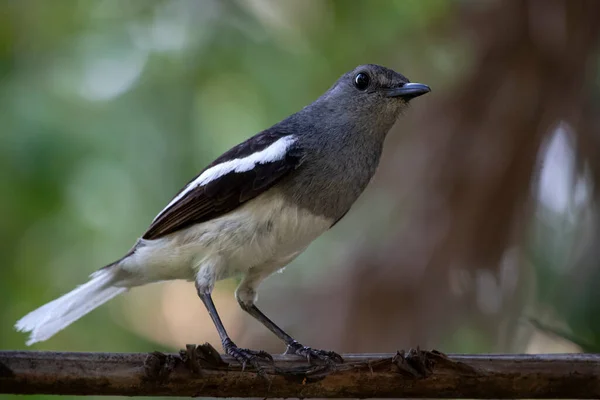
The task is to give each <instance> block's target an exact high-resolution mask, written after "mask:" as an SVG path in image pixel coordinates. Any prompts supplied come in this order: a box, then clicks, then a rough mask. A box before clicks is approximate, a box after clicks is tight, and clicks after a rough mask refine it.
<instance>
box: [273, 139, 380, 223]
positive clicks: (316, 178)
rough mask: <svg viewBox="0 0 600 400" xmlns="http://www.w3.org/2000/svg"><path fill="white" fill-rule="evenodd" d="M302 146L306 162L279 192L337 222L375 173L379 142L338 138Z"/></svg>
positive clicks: (317, 213)
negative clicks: (304, 149)
mask: <svg viewBox="0 0 600 400" xmlns="http://www.w3.org/2000/svg"><path fill="white" fill-rule="evenodd" d="M303 145H304V146H305V147H306V148H307V151H306V154H307V156H306V159H305V161H304V162H303V163H302V165H301V166H300V167H299V168H298V170H296V171H295V173H293V174H291V175H290V177H289V178H288V179H287V180H286V182H284V183H283V184H282V185H281V188H282V189H283V191H282V193H283V194H284V195H285V196H286V197H288V198H290V200H292V201H294V202H295V203H296V204H298V205H299V206H300V207H302V208H305V209H308V210H309V211H311V212H312V213H314V214H316V215H322V216H325V217H328V218H332V219H333V220H335V221H337V220H338V219H339V218H341V217H342V216H343V215H344V214H345V213H346V212H348V210H349V209H350V207H351V206H352V204H353V203H354V202H355V201H356V199H357V198H358V197H359V196H360V194H361V193H362V192H363V191H364V190H365V188H366V186H367V184H368V183H369V181H370V180H371V178H372V177H373V175H374V174H375V171H376V169H377V165H378V164H379V159H380V157H381V151H382V142H381V141H379V140H368V138H367V140H365V139H364V136H362V137H359V138H358V139H355V138H352V137H350V136H341V135H340V136H338V138H337V140H324V141H323V140H321V141H306V142H305V143H303Z"/></svg>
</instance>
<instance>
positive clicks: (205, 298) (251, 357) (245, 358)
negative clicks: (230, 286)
mask: <svg viewBox="0 0 600 400" xmlns="http://www.w3.org/2000/svg"><path fill="white" fill-rule="evenodd" d="M198 296H199V297H200V299H201V300H202V302H203V303H204V306H205V307H206V309H207V310H208V314H209V315H210V317H211V318H212V320H213V323H214V324H215V327H216V328H217V332H219V336H220V338H221V342H222V343H223V349H224V350H225V353H226V354H229V355H230V356H232V357H233V358H235V359H236V360H237V361H238V362H239V363H240V364H242V367H243V368H245V367H246V365H247V364H250V365H252V366H253V367H254V368H256V369H257V370H258V371H259V372H260V371H262V368H261V366H260V364H259V361H260V360H262V361H269V362H273V357H271V355H270V354H269V353H267V352H266V351H262V350H261V351H255V350H249V349H241V348H239V347H237V346H236V344H235V343H233V341H232V340H231V339H230V338H229V335H228V334H227V331H226V330H225V327H224V326H223V323H222V322H221V318H220V317H219V314H218V313H217V309H216V308H215V303H213V300H212V297H211V295H210V293H204V292H202V291H200V290H198Z"/></svg>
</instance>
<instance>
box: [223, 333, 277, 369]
mask: <svg viewBox="0 0 600 400" xmlns="http://www.w3.org/2000/svg"><path fill="white" fill-rule="evenodd" d="M223 347H224V349H225V353H227V354H228V355H230V356H231V357H233V358H235V359H236V361H237V362H239V363H240V364H242V371H243V370H245V369H246V366H247V365H251V366H252V367H254V369H256V371H257V372H258V373H259V374H261V375H262V374H263V373H264V371H263V368H262V366H261V365H260V362H261V361H262V362H267V363H269V364H273V357H271V355H270V354H269V353H267V352H266V351H263V350H250V349H242V348H239V347H237V346H236V345H235V343H233V342H232V341H231V340H227V341H226V342H224V343H223Z"/></svg>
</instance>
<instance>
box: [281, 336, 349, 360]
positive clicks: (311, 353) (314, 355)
mask: <svg viewBox="0 0 600 400" xmlns="http://www.w3.org/2000/svg"><path fill="white" fill-rule="evenodd" d="M284 354H295V355H298V356H300V357H305V358H306V359H307V360H308V362H309V363H310V364H325V365H334V364H338V363H343V362H344V359H343V358H342V356H340V355H339V354H338V353H336V352H334V351H327V350H318V349H311V348H310V347H306V346H303V345H301V344H300V343H298V342H296V341H294V342H292V343H291V344H288V346H287V349H286V351H285V353H284Z"/></svg>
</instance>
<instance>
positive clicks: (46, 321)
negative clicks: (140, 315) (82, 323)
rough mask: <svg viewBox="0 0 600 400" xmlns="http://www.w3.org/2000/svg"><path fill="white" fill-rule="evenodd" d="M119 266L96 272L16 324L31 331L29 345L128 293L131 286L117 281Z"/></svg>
mask: <svg viewBox="0 0 600 400" xmlns="http://www.w3.org/2000/svg"><path fill="white" fill-rule="evenodd" d="M117 271H118V270H116V269H115V267H108V268H104V269H101V270H98V271H96V272H95V273H93V274H92V275H91V276H90V278H91V279H90V281H89V282H87V283H85V284H83V285H81V286H78V287H77V288H76V289H74V290H72V291H71V292H69V293H67V294H65V295H63V296H61V297H59V298H58V299H56V300H53V301H51V302H49V303H47V304H44V305H43V306H41V307H40V308H38V309H36V310H33V311H32V312H30V313H29V314H27V315H26V316H24V317H23V318H21V319H20V320H19V321H17V323H16V324H15V328H16V329H17V330H18V331H21V332H31V334H30V336H29V340H28V341H27V345H28V346H29V345H32V344H33V343H36V342H41V341H44V340H46V339H49V338H50V337H51V336H53V335H54V334H56V333H57V332H58V331H60V330H61V329H63V328H66V327H67V326H68V325H70V324H72V323H73V322H75V321H76V320H78V319H79V318H81V317H83V316H84V315H85V314H87V313H89V312H90V311H92V310H93V309H95V308H96V307H99V306H101V305H102V304H104V303H106V302H107V301H109V300H110V299H112V298H113V297H115V296H117V295H119V294H121V293H123V292H125V291H126V290H127V288H125V287H116V286H113V284H114V283H116V277H115V275H116V272H117Z"/></svg>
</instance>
